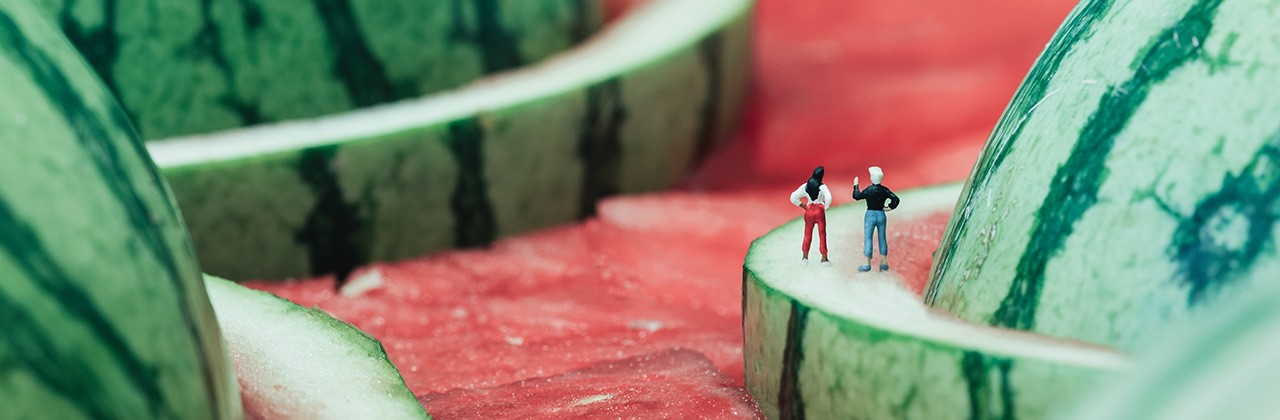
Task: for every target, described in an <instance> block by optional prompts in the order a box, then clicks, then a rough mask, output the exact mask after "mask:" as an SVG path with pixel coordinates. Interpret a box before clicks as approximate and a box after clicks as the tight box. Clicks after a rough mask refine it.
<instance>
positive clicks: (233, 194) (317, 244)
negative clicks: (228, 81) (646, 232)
mask: <svg viewBox="0 0 1280 420" xmlns="http://www.w3.org/2000/svg"><path fill="white" fill-rule="evenodd" d="M752 4H753V3H752V1H750V0H724V1H707V2H702V1H699V2H689V1H680V0H654V1H651V2H647V3H645V4H644V5H642V6H639V7H637V9H636V10H635V11H634V12H632V13H631V14H629V15H628V16H626V17H625V18H623V19H620V20H618V21H616V22H615V23H614V24H613V25H612V26H611V27H609V28H607V29H606V30H604V31H602V32H601V33H600V34H599V35H598V36H596V37H594V38H592V39H590V40H589V41H587V42H586V43H585V44H583V45H582V46H580V47H578V48H575V49H573V50H572V51H571V52H568V53H566V54H563V55H559V56H556V57H554V58H551V59H548V60H545V61H543V62H541V63H540V64H537V65H534V66H532V67H528V68H523V69H520V70H516V71H512V72H510V73H505V74H501V75H498V76H494V77H491V78H487V79H483V80H481V81H478V82H476V83H474V84H471V85H469V86H466V87H463V88H460V89H457V90H453V91H449V92H445V93H441V94H437V95H433V96H429V97H424V98H420V99H415V100H408V101H403V102H398V103H395V104H389V105H382V106H376V107H371V108H365V109H360V110H356V111H351V112H348V113H344V114H338V115H334V116H329V117H322V118H316V119H311V120H300V121H293V122H282V123H278V124H272V125H261V126H255V127H250V128H245V129H242V130H235V131H228V132H221V133H213V134H206V135H198V136H191V137H182V138H170V139H164V140H158V141H155V142H151V143H150V144H149V145H148V149H149V150H150V151H151V154H152V157H153V158H154V159H155V160H156V162H157V164H159V165H160V167H161V168H162V170H163V172H164V174H165V176H166V178H167V179H168V181H169V183H170V185H171V187H172V189H173V191H174V193H175V195H176V196H177V198H178V203H179V205H180V206H181V208H182V210H183V214H184V216H185V218H186V221H187V224H188V226H189V228H190V230H191V235H192V238H193V239H194V240H195V242H196V247H197V250H198V255H199V256H200V258H201V262H202V266H203V267H204V268H205V270H206V271H208V272H210V273H213V274H218V275H221V276H226V277H229V278H233V279H240V280H243V279H248V278H285V277H290V276H300V275H306V274H320V273H334V272H336V273H338V274H339V275H340V276H341V275H346V274H347V273H349V272H350V271H351V270H352V269H354V268H355V267H356V266H358V265H361V264H363V263H367V262H369V261H378V260H394V259H400V258H405V257H409V256H417V255H421V254H423V253H425V252H428V251H433V250H439V249H443V248H449V247H455V246H476V245H484V244H488V243H489V242H491V241H492V240H494V239H495V238H497V237H503V236H507V235H511V234H514V233H519V232H524V231H528V230H530V229H534V228H539V227H545V226H549V225H553V224H559V223H563V222H567V221H571V220H575V219H578V218H581V217H584V216H586V215H589V214H592V213H594V211H595V202H596V200H598V199H599V198H600V197H602V196H605V195H609V194H614V193H625V192H637V191H650V190H656V189H661V188H665V187H669V186H671V185H673V184H674V183H675V182H677V181H678V180H679V179H680V178H681V177H682V176H683V175H684V174H685V173H686V171H687V170H688V169H690V168H691V167H692V166H693V163H694V162H695V161H696V160H697V159H698V157H699V156H700V155H702V154H704V153H705V152H706V150H707V149H708V148H709V147H710V146H711V145H712V144H714V143H716V142H718V141H719V140H721V139H723V138H725V137H726V135H727V134H728V133H729V132H730V131H731V130H732V129H733V126H734V123H735V122H736V121H737V114H738V109H739V104H740V102H741V100H742V98H743V96H744V95H745V90H746V85H747V74H748V69H749V66H748V44H749V42H748V41H749V36H748V35H749V33H750V22H749V17H750V11H751V7H752Z"/></svg>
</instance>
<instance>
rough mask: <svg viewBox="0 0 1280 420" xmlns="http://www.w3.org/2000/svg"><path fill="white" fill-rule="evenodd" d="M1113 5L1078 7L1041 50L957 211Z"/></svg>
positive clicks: (934, 290)
mask: <svg viewBox="0 0 1280 420" xmlns="http://www.w3.org/2000/svg"><path fill="white" fill-rule="evenodd" d="M1113 3H1114V0H1092V1H1089V2H1088V3H1083V4H1081V5H1080V8H1079V9H1078V10H1076V12H1075V13H1074V14H1073V15H1072V17H1071V18H1070V19H1069V20H1067V22H1066V23H1065V24H1064V25H1063V27H1062V28H1060V29H1059V30H1058V33H1057V34H1056V35H1055V36H1054V37H1053V40H1052V41H1051V42H1050V43H1049V45H1048V46H1047V47H1045V50H1044V53H1043V54H1041V56H1040V59H1039V60H1037V62H1036V64H1035V66H1034V67H1032V68H1031V72H1030V73H1028V74H1027V78H1026V79H1025V81H1024V82H1023V84H1022V87H1021V88H1019V89H1018V92H1017V93H1016V94H1014V97H1013V100H1012V101H1010V102H1009V108H1008V109H1007V110H1005V112H1004V115H1003V116H1002V117H1001V118H1000V123H999V125H997V126H996V128H995V129H994V130H993V131H992V133H991V138H990V139H988V140H987V145H986V147H985V148H984V149H983V152H982V155H981V156H979V160H978V162H977V164H975V165H974V169H973V174H971V175H970V176H969V188H968V192H967V193H966V194H964V197H963V203H962V204H960V205H957V206H956V208H957V209H959V211H962V212H967V211H970V210H971V209H974V208H975V206H976V205H977V204H976V203H975V200H977V199H978V198H979V196H980V194H974V192H977V191H982V190H984V189H985V188H986V185H987V182H989V181H990V180H991V177H992V176H993V175H994V174H995V172H996V171H998V170H999V169H1000V168H1001V167H1002V165H1003V163H1004V159H1005V158H1006V157H1007V156H1008V155H1009V151H1010V150H1012V149H1013V144H1014V143H1016V142H1017V140H1018V139H1019V138H1020V137H1021V135H1022V130H1023V128H1025V127H1026V124H1027V121H1030V120H1031V116H1032V115H1033V114H1034V113H1035V106H1036V105H1037V104H1038V103H1039V102H1040V101H1041V100H1043V99H1044V97H1045V95H1046V91H1047V90H1048V88H1049V84H1050V83H1052V82H1053V77H1054V76H1055V75H1056V74H1057V73H1058V67H1059V66H1061V65H1062V62H1063V61H1064V60H1065V59H1066V57H1067V55H1069V54H1070V53H1071V52H1072V51H1074V50H1075V47H1076V45H1078V44H1079V43H1080V42H1081V41H1083V40H1085V39H1088V38H1089V37H1090V36H1092V35H1093V33H1094V31H1095V29H1096V26H1097V24H1098V22H1099V21H1101V20H1102V18H1103V17H1104V16H1105V15H1106V14H1107V12H1108V11H1109V10H1110V8H1111V5H1112V4H1113ZM967 216H968V215H967V214H961V215H960V216H958V217H953V218H952V220H953V222H954V223H955V224H954V226H952V227H951V229H950V231H949V232H947V236H946V238H944V239H943V244H942V245H941V246H939V247H938V253H937V256H936V260H937V261H938V262H937V263H935V264H934V265H933V266H934V268H935V270H936V271H935V272H934V273H932V275H931V276H930V278H931V279H941V278H942V277H943V276H944V275H945V273H946V270H947V269H948V268H949V266H950V260H951V256H952V255H953V254H954V253H955V248H956V245H957V244H958V242H959V240H960V238H964V237H966V236H968V228H969V225H968V223H967V222H968V219H969V218H968V217H967ZM939 285H940V284H939V282H938V281H930V282H929V285H928V288H927V290H925V293H924V301H925V303H928V304H932V303H933V302H934V300H935V299H936V298H937V294H938V286H939Z"/></svg>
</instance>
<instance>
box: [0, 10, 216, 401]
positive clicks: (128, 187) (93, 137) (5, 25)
mask: <svg viewBox="0 0 1280 420" xmlns="http://www.w3.org/2000/svg"><path fill="white" fill-rule="evenodd" d="M27 39H28V38H27V36H26V35H25V34H24V33H23V32H22V30H21V29H20V28H19V27H18V26H17V24H16V23H15V22H14V21H13V19H12V18H11V17H9V16H8V15H7V14H4V13H0V47H4V48H5V53H6V54H7V55H9V56H11V57H13V58H14V59H16V61H17V62H19V63H25V64H26V66H27V69H28V71H29V72H30V74H31V76H32V78H33V79H34V80H35V81H36V83H38V84H39V85H40V86H41V87H42V88H43V91H44V93H45V95H47V96H48V98H49V101H50V102H51V103H52V104H53V105H54V106H55V107H57V109H58V111H59V112H60V113H61V114H62V117H63V118H64V119H65V120H66V121H67V124H68V125H69V126H70V128H71V129H72V131H73V132H74V133H75V140H77V141H78V142H79V143H80V145H81V148H82V150H84V151H85V153H86V155H87V156H88V157H89V162H90V163H91V164H92V169H93V170H95V171H96V172H97V173H98V175H99V179H100V180H101V181H102V182H103V184H104V185H105V186H106V187H107V188H108V189H109V190H110V192H111V197H113V198H115V199H116V200H119V205H120V206H121V208H122V209H123V210H124V211H125V215H126V217H127V222H128V224H129V225H130V226H133V227H135V228H136V235H135V237H136V238H137V239H139V240H140V241H141V243H142V245H143V247H142V250H144V251H145V252H148V253H150V254H151V255H152V257H153V258H154V259H155V261H156V262H157V263H158V264H159V265H161V267H162V268H163V269H164V270H165V271H166V272H167V273H166V274H167V276H165V277H166V278H165V279H164V280H167V281H169V282H170V284H171V286H172V287H173V289H174V291H175V296H174V297H175V298H176V299H177V302H179V303H180V305H183V306H184V308H185V305H186V304H187V298H186V297H187V296H189V295H190V291H189V290H188V286H189V285H188V284H187V283H186V282H187V281H190V280H191V279H192V278H197V277H196V276H198V273H196V272H184V271H186V270H183V269H182V268H180V267H179V262H178V261H179V260H178V259H179V258H181V257H189V255H175V254H174V252H175V249H173V248H171V245H174V244H170V243H169V240H170V239H173V240H175V241H182V242H183V243H184V244H185V240H184V239H176V238H167V237H165V235H166V234H167V233H171V232H173V231H174V230H176V229H178V228H179V226H180V225H181V223H180V222H178V221H180V220H181V219H180V217H179V216H178V215H177V214H176V210H175V209H174V208H173V207H172V206H167V205H164V204H161V205H159V206H158V207H159V208H152V207H149V206H147V204H146V203H144V202H143V201H142V199H141V197H140V196H139V195H138V193H136V192H135V191H134V188H135V186H137V187H140V191H148V190H149V192H152V193H159V194H164V195H166V198H168V197H167V191H168V187H167V186H166V185H165V184H164V183H163V180H161V179H160V177H159V175H158V172H157V171H156V170H155V166H154V164H153V163H152V162H151V160H150V159H149V158H147V156H148V155H147V154H146V149H145V147H144V146H143V145H142V142H141V141H139V140H138V139H137V138H136V137H135V136H134V135H133V133H132V132H131V131H129V128H128V126H127V125H119V124H121V120H122V119H124V118H125V117H124V115H123V114H122V113H121V111H120V110H118V109H110V108H113V107H110V106H108V108H109V109H110V110H109V111H107V115H106V116H102V115H98V114H97V113H95V112H94V110H92V109H90V108H89V106H88V104H86V102H85V101H84V98H82V97H81V95H82V94H89V93H95V94H102V95H106V92H78V91H77V90H76V89H75V88H74V87H73V86H72V84H71V82H70V81H69V80H68V77H67V76H66V75H65V74H63V73H62V70H61V69H60V68H59V67H58V66H57V64H55V62H54V61H53V60H52V59H50V58H49V57H48V56H47V55H45V53H44V51H42V50H40V49H39V48H38V47H37V46H35V45H32V44H31V43H29V42H28V41H27ZM104 102H105V103H108V104H113V103H114V101H112V100H110V99H104ZM109 124H117V126H118V127H120V129H121V131H120V132H118V133H115V134H114V135H113V133H112V131H111V130H110V129H108V127H109V126H110V125H109ZM116 136H118V137H116ZM120 148H125V149H126V150H123V151H122V150H121V149H120ZM130 162H137V163H139V165H140V166H138V167H135V168H132V169H133V170H130V169H131V168H129V167H127V166H126V165H128V164H129V163H130ZM148 170H149V171H150V172H148ZM139 176H140V177H143V178H145V179H140V180H135V179H134V178H135V177H139ZM135 182H136V184H135ZM169 202H171V200H164V203H166V204H167V203H169ZM179 312H180V313H181V316H182V317H183V318H184V319H182V324H183V325H185V326H186V327H187V334H188V336H189V337H190V338H191V339H192V341H193V342H194V343H195V344H196V345H195V348H194V349H193V350H194V352H195V354H194V355H193V356H194V357H195V360H200V361H205V360H209V356H208V355H207V354H205V351H206V349H207V348H209V347H208V346H206V345H205V343H204V340H205V339H206V337H203V336H201V334H200V333H199V331H198V330H197V324H196V320H195V319H193V316H194V315H195V314H194V312H193V311H192V310H190V309H184V310H181V311H179ZM201 368H202V369H203V370H204V372H203V373H204V379H205V381H206V385H207V386H206V388H205V389H206V391H207V392H209V393H210V394H209V396H210V400H211V401H212V400H214V399H216V395H217V394H216V393H217V390H216V389H215V387H214V386H213V384H214V383H215V381H214V378H215V377H216V376H218V375H221V372H218V371H216V368H215V367H212V366H209V365H208V364H207V363H201Z"/></svg>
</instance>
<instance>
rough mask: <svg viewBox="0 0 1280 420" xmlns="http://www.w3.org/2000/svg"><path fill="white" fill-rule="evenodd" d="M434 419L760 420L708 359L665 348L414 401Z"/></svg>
mask: <svg viewBox="0 0 1280 420" xmlns="http://www.w3.org/2000/svg"><path fill="white" fill-rule="evenodd" d="M419 400H420V401H421V402H422V404H423V406H425V407H426V409H427V411H428V412H430V413H431V414H432V415H433V416H435V417H436V418H440V419H452V418H468V417H477V414H478V413H480V414H481V415H480V417H483V416H484V415H486V414H487V415H498V414H500V415H501V416H502V417H505V418H519V419H536V418H640V417H643V418H668V419H692V418H700V419H740V418H753V417H754V418H763V416H761V415H760V412H759V411H758V410H757V409H756V407H755V403H754V402H752V401H751V397H749V396H747V394H746V392H744V391H743V389H742V388H741V384H738V383H735V382H734V381H733V380H732V379H730V378H729V377H727V376H725V374H724V373H722V372H720V371H719V370H717V369H716V367H715V365H713V364H712V363H711V362H710V361H709V360H707V358H705V357H703V356H702V355H701V354H699V353H697V352H693V351H688V350H666V351H662V352H658V353H652V354H646V355H642V356H637V357H632V358H627V359H622V360H615V361H608V362H601V363H597V364H594V365H591V366H588V367H586V368H583V369H579V370H574V371H571V372H568V373H564V374H561V375H556V376H551V377H546V378H537V379H527V380H523V381H520V382H516V383H512V384H507V385H502V386H497V387H490V388H482V389H472V390H457V391H452V392H447V393H443V394H431V395H425V396H422V397H420V398H419Z"/></svg>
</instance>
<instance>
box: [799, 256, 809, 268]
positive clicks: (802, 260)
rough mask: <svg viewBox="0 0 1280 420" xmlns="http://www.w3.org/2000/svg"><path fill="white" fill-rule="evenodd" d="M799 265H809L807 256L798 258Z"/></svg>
mask: <svg viewBox="0 0 1280 420" xmlns="http://www.w3.org/2000/svg"><path fill="white" fill-rule="evenodd" d="M800 266H801V267H808V266H809V259H808V258H801V259H800Z"/></svg>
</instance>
